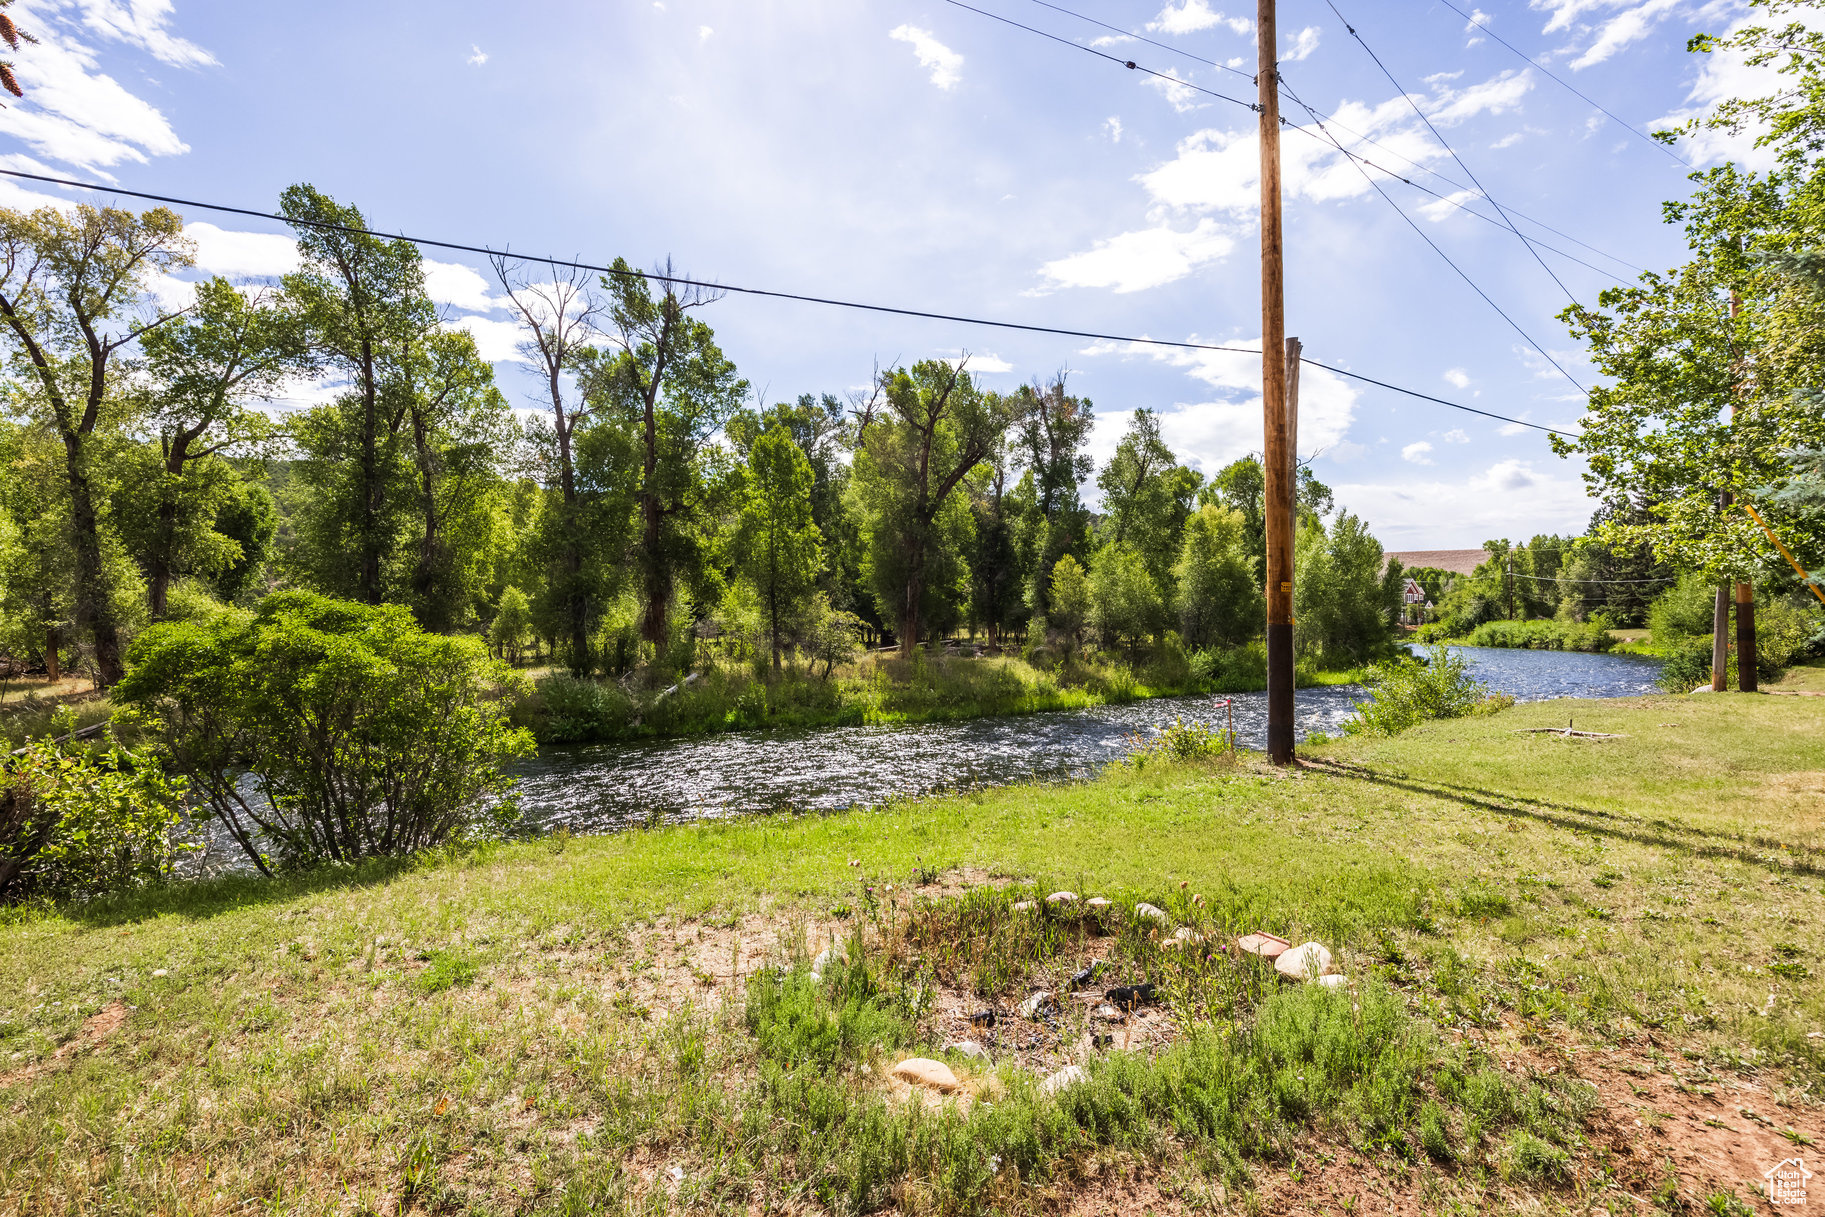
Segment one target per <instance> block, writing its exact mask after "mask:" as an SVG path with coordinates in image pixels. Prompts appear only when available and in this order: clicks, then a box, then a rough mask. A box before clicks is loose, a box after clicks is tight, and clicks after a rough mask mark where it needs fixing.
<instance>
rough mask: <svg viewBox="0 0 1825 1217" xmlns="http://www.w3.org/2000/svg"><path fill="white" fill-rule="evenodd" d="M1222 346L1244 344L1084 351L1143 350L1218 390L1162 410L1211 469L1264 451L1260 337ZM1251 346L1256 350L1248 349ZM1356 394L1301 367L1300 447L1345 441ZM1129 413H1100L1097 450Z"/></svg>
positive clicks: (1111, 440) (1199, 464) (1194, 458)
mask: <svg viewBox="0 0 1825 1217" xmlns="http://www.w3.org/2000/svg"><path fill="white" fill-rule="evenodd" d="M1225 345H1228V346H1234V347H1240V348H1243V349H1242V350H1240V351H1192V350H1182V349H1174V348H1171V347H1149V346H1143V345H1140V344H1138V343H1129V344H1126V345H1118V344H1116V343H1108V342H1104V343H1097V344H1095V345H1094V346H1091V347H1089V348H1087V349H1086V350H1084V351H1083V352H1081V353H1082V354H1083V355H1086V356H1094V357H1106V356H1111V355H1120V356H1124V357H1128V358H1135V357H1145V358H1149V359H1152V360H1154V361H1156V362H1158V363H1163V364H1166V365H1168V366H1170V367H1175V368H1179V369H1180V370H1182V371H1184V372H1185V374H1186V375H1188V376H1190V377H1191V378H1192V379H1193V380H1197V381H1199V382H1201V383H1203V384H1205V385H1207V386H1209V387H1210V388H1211V389H1214V390H1216V391H1217V392H1218V393H1219V394H1221V395H1222V396H1221V399H1220V400H1213V401H1200V402H1191V403H1179V404H1176V405H1174V406H1173V407H1172V408H1171V409H1169V410H1161V411H1160V431H1161V433H1162V434H1163V435H1164V436H1165V438H1166V442H1167V443H1168V444H1170V445H1171V446H1172V449H1173V451H1175V452H1177V453H1178V454H1179V458H1180V459H1181V460H1183V461H1185V462H1186V463H1187V464H1189V465H1191V466H1192V467H1193V468H1196V469H1201V470H1203V471H1204V472H1205V473H1214V472H1215V471H1216V470H1218V469H1221V468H1222V467H1223V466H1225V465H1227V464H1229V463H1230V462H1231V461H1233V460H1235V459H1236V458H1238V457H1241V456H1246V455H1247V454H1248V453H1250V452H1259V451H1260V450H1261V356H1260V354H1259V352H1260V349H1261V340H1260V339H1258V338H1254V339H1241V340H1237V341H1235V342H1231V343H1227V344H1225ZM1251 347H1252V348H1253V349H1252V350H1250V349H1248V348H1251ZM1357 397H1358V393H1357V390H1356V389H1355V387H1354V386H1352V385H1351V384H1350V383H1349V382H1348V381H1346V380H1344V379H1343V377H1341V376H1338V375H1337V374H1335V373H1334V372H1327V371H1325V370H1324V369H1323V368H1314V367H1310V366H1308V367H1306V368H1305V369H1304V370H1303V371H1301V372H1300V374H1299V451H1300V453H1302V454H1304V455H1308V456H1309V455H1311V454H1312V453H1315V452H1320V451H1330V450H1331V449H1333V448H1335V447H1336V446H1338V445H1339V444H1341V443H1343V437H1344V435H1345V434H1346V433H1347V432H1348V431H1349V429H1350V423H1351V421H1352V420H1353V419H1354V417H1355V413H1356V401H1357ZM1126 426H1127V419H1126V415H1125V414H1118V413H1115V412H1113V411H1111V412H1108V413H1104V414H1099V415H1098V416H1097V434H1096V437H1095V439H1093V441H1092V443H1091V452H1092V454H1093V455H1101V456H1105V457H1106V456H1107V455H1108V454H1109V453H1111V452H1113V451H1114V450H1115V444H1116V441H1117V440H1118V439H1119V438H1120V432H1121V431H1122V429H1123V428H1125V427H1126Z"/></svg>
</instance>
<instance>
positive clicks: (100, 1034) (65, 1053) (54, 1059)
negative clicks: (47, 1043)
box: [0, 1001, 127, 1086]
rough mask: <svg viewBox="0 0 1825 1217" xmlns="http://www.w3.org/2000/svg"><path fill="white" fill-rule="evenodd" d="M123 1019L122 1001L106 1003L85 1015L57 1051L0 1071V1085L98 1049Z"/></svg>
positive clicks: (8, 1083) (48, 1069) (8, 1084)
mask: <svg viewBox="0 0 1825 1217" xmlns="http://www.w3.org/2000/svg"><path fill="white" fill-rule="evenodd" d="M126 1021H127V1006H126V1003H124V1002H119V1001H113V1002H109V1003H108V1004H107V1005H106V1006H104V1007H103V1008H102V1009H100V1010H98V1011H96V1012H95V1013H94V1014H91V1015H89V1017H88V1018H86V1019H84V1020H83V1022H82V1029H81V1030H80V1031H78V1032H77V1033H76V1034H75V1036H74V1037H72V1038H71V1039H69V1040H67V1041H66V1042H64V1043H62V1044H59V1045H58V1047H57V1050H56V1051H55V1052H53V1053H51V1055H50V1056H49V1057H47V1058H45V1059H44V1060H42V1061H36V1062H34V1063H33V1064H30V1065H27V1066H26V1067H25V1068H23V1069H15V1070H13V1071H12V1072H11V1073H4V1074H0V1086H11V1085H13V1084H15V1083H17V1082H29V1081H31V1080H32V1079H33V1078H36V1077H38V1076H39V1075H40V1074H44V1073H49V1072H50V1071H51V1070H53V1069H55V1068H57V1066H58V1064H59V1063H60V1062H62V1061H65V1060H67V1059H69V1058H70V1057H72V1056H75V1055H76V1054H77V1053H79V1052H87V1051H89V1050H90V1049H93V1048H98V1047H100V1046H101V1045H102V1043H104V1042H105V1041H106V1040H107V1038H108V1037H109V1036H111V1035H113V1034H114V1033H115V1032H116V1031H118V1030H120V1028H121V1025H122V1024H123V1023H125V1022H126Z"/></svg>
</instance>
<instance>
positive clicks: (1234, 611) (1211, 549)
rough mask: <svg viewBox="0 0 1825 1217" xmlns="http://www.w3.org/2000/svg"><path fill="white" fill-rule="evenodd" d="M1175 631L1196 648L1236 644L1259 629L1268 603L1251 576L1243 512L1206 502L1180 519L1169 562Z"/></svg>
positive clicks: (1250, 636)
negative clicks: (1181, 536) (1179, 537)
mask: <svg viewBox="0 0 1825 1217" xmlns="http://www.w3.org/2000/svg"><path fill="white" fill-rule="evenodd" d="M1173 573H1174V577H1175V579H1176V581H1177V584H1178V612H1179V633H1180V636H1181V637H1183V638H1184V640H1185V645H1186V646H1189V647H1195V648H1204V647H1216V646H1239V645H1240V644H1242V643H1244V642H1247V641H1248V640H1249V639H1251V638H1253V637H1254V636H1255V635H1256V634H1258V633H1259V632H1260V631H1261V625H1262V622H1263V621H1265V620H1266V613H1267V606H1266V604H1265V602H1264V600H1263V597H1262V593H1261V585H1260V584H1259V583H1258V582H1256V579H1255V566H1254V556H1253V554H1251V553H1250V551H1249V544H1248V518H1247V517H1246V516H1245V515H1243V513H1242V512H1240V511H1237V510H1235V509H1233V508H1228V507H1221V506H1218V505H1217V504H1215V503H1206V504H1204V505H1203V506H1202V507H1200V508H1198V510H1197V511H1196V512H1194V513H1193V514H1192V517H1191V519H1189V520H1187V521H1186V522H1185V540H1184V544H1183V545H1181V546H1180V548H1179V561H1178V565H1177V566H1176V567H1175V568H1174V572H1173Z"/></svg>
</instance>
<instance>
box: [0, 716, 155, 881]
mask: <svg viewBox="0 0 1825 1217" xmlns="http://www.w3.org/2000/svg"><path fill="white" fill-rule="evenodd" d="M0 781H3V782H4V786H0V901H3V902H8V903H11V902H14V901H18V900H28V899H45V900H69V899H79V898H87V897H93V896H100V895H104V894H107V893H110V892H117V891H123V890H126V889H128V888H134V887H140V886H143V885H145V884H148V883H156V882H158V881H160V880H162V879H164V878H165V877H166V876H167V875H169V874H170V872H171V864H172V862H173V860H174V858H175V856H176V854H177V851H178V846H177V845H176V844H175V842H174V840H173V832H174V830H175V828H176V825H177V821H178V811H179V807H180V804H181V803H182V800H183V795H184V783H183V781H182V780H181V779H172V778H167V777H166V776H165V774H164V771H163V770H162V769H161V768H160V766H159V764H158V761H157V759H156V758H154V757H152V756H149V755H147V754H145V753H134V752H130V751H128V750H127V749H125V748H122V747H120V746H119V745H118V744H117V745H116V746H115V747H114V748H113V749H111V750H110V751H108V752H107V753H104V754H96V753H93V752H90V751H88V750H86V749H82V748H80V747H68V746H64V745H59V744H57V743H54V742H52V741H51V740H49V739H42V740H38V741H36V742H34V743H31V744H28V745H26V750H25V755H23V756H21V757H17V758H14V759H13V761H12V762H11V768H10V770H8V771H7V772H5V773H4V775H3V777H0Z"/></svg>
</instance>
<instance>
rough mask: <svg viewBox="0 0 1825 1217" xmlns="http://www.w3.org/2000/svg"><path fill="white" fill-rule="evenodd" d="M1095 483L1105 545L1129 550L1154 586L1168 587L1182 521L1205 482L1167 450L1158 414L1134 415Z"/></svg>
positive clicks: (1141, 412)
mask: <svg viewBox="0 0 1825 1217" xmlns="http://www.w3.org/2000/svg"><path fill="white" fill-rule="evenodd" d="M1096 484H1097V486H1099V487H1100V488H1101V489H1102V492H1103V512H1104V517H1105V518H1104V520H1103V526H1102V537H1103V542H1104V544H1117V545H1119V544H1123V543H1126V544H1129V545H1132V546H1133V547H1134V549H1135V550H1136V551H1137V552H1138V553H1139V554H1140V555H1141V558H1142V560H1143V561H1144V562H1146V564H1147V573H1148V574H1149V575H1150V576H1151V577H1152V579H1153V582H1154V584H1155V586H1156V587H1162V588H1165V587H1169V586H1170V584H1171V579H1172V565H1173V563H1174V562H1176V561H1177V560H1178V556H1179V541H1180V538H1181V536H1182V534H1183V532H1184V528H1185V521H1186V520H1187V519H1189V518H1190V516H1191V511H1192V506H1193V504H1194V503H1195V502H1196V501H1197V497H1198V492H1199V490H1200V489H1202V487H1203V478H1202V477H1200V476H1199V475H1198V474H1197V473H1195V472H1193V471H1192V470H1190V469H1187V468H1186V467H1185V466H1183V465H1181V464H1179V463H1178V457H1176V456H1174V455H1173V452H1172V449H1171V448H1168V447H1167V446H1166V441H1165V440H1164V439H1162V438H1161V437H1160V418H1159V415H1158V414H1156V413H1154V412H1153V411H1152V410H1144V409H1143V410H1136V411H1135V412H1134V416H1133V418H1132V419H1131V420H1130V421H1129V424H1128V431H1127V433H1126V434H1124V435H1123V436H1122V438H1121V441H1120V442H1119V443H1117V444H1116V446H1115V455H1114V456H1112V457H1110V458H1109V463H1108V464H1107V465H1104V466H1103V470H1102V472H1101V473H1099V474H1097V476H1096Z"/></svg>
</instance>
